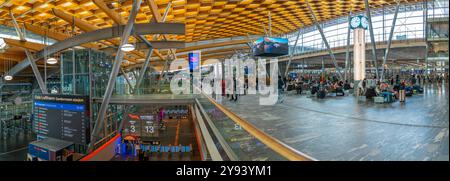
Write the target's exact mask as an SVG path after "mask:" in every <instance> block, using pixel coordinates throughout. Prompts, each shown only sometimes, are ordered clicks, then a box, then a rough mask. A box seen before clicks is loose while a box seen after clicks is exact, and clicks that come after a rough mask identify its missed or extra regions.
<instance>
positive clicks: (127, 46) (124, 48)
mask: <svg viewBox="0 0 450 181" xmlns="http://www.w3.org/2000/svg"><path fill="white" fill-rule="evenodd" d="M120 5H121V4H120V2H119V5H118V8H120ZM120 49H121V50H122V51H124V52H130V51H133V50H134V49H136V46H135V45H134V44H131V43H125V44H123V45H122V47H120Z"/></svg>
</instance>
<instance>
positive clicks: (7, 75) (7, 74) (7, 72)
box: [3, 58, 13, 81]
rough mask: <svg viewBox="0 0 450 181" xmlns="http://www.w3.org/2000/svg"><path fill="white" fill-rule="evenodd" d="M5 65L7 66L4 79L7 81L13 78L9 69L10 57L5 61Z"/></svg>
mask: <svg viewBox="0 0 450 181" xmlns="http://www.w3.org/2000/svg"><path fill="white" fill-rule="evenodd" d="M3 66H4V68H5V71H4V72H5V76H4V77H3V79H5V80H6V81H10V80H12V79H13V76H12V75H9V69H10V67H11V60H9V58H8V60H7V61H6V62H4V63H3Z"/></svg>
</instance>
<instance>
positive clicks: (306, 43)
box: [285, 1, 449, 55]
mask: <svg viewBox="0 0 450 181" xmlns="http://www.w3.org/2000/svg"><path fill="white" fill-rule="evenodd" d="M427 5H428V17H429V18H430V17H446V18H448V15H449V14H448V8H449V3H448V1H430V2H428V3H427ZM424 7H425V6H424V3H414V4H404V5H400V8H399V13H398V16H397V21H396V27H395V29H394V35H393V39H392V40H393V41H396V40H406V41H415V40H417V41H423V39H424V38H425V27H426V26H425V25H426V19H425V18H424V17H425V16H424V13H425V11H424ZM394 12H395V6H389V7H383V8H380V9H374V10H372V12H371V15H372V25H373V32H374V37H375V41H376V42H385V41H387V40H388V39H389V34H390V29H391V26H392V21H393V19H394ZM363 14H365V13H358V14H353V16H357V15H363ZM320 26H322V28H323V31H324V33H325V37H326V38H327V41H328V43H329V44H330V47H331V48H337V47H345V46H346V45H347V29H348V26H349V25H348V17H341V18H337V19H334V20H331V21H328V22H324V23H321V24H320ZM299 32H300V35H299V40H298V43H297V46H295V47H294V45H295V41H296V38H297V35H298V34H299ZM285 36H286V37H287V38H288V39H289V45H290V46H291V51H292V50H293V53H294V55H299V54H305V53H311V52H317V51H323V50H326V47H325V45H324V43H323V41H322V38H321V36H320V33H319V31H318V30H317V29H316V27H315V26H309V27H306V28H302V29H300V30H298V31H295V32H292V33H289V34H287V35H285ZM366 42H367V43H370V42H371V40H370V34H369V33H366ZM350 44H353V33H350Z"/></svg>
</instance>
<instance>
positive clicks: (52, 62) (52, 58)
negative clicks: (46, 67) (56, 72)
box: [47, 57, 58, 65]
mask: <svg viewBox="0 0 450 181" xmlns="http://www.w3.org/2000/svg"><path fill="white" fill-rule="evenodd" d="M57 63H58V59H56V58H54V57H50V58H48V59H47V64H50V65H54V64H57Z"/></svg>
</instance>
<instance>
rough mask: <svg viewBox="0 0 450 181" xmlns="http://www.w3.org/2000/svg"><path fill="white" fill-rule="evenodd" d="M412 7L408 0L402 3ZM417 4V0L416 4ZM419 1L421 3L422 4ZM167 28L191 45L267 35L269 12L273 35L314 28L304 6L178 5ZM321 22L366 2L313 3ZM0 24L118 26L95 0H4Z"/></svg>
mask: <svg viewBox="0 0 450 181" xmlns="http://www.w3.org/2000/svg"><path fill="white" fill-rule="evenodd" d="M150 1H152V0H150ZM169 1H171V0H155V2H156V4H157V6H158V10H159V11H160V13H161V14H163V13H164V11H165V9H166V6H167V4H168V3H169ZM402 1H403V2H408V1H407V0H402ZM410 1H413V2H415V1H414V0H410ZM416 1H417V0H416ZM103 2H104V3H105V4H106V5H107V6H108V8H110V9H112V10H114V11H116V12H118V13H119V14H120V16H122V17H123V18H125V19H126V18H127V17H128V14H129V11H130V9H131V4H132V0H103ZM171 2H172V6H171V8H170V11H169V13H168V16H167V19H166V21H167V22H178V23H185V24H186V35H184V36H176V37H172V36H169V37H168V38H171V39H178V40H184V41H186V42H192V41H200V40H207V39H215V38H223V37H232V36H242V35H247V34H263V32H264V30H263V28H262V26H265V28H266V29H267V24H268V12H271V15H272V31H273V34H284V33H288V32H292V31H295V30H296V29H299V28H301V27H302V26H303V25H305V26H308V25H311V24H312V20H311V14H310V13H309V11H308V9H307V7H306V4H305V2H304V0H172V1H171ZM309 2H310V4H311V6H312V9H313V11H314V13H315V14H316V16H317V18H318V20H319V21H325V20H328V19H332V18H336V17H339V16H344V15H347V13H348V12H349V11H353V12H358V11H362V10H364V1H363V0H309ZM394 2H395V0H370V1H369V3H370V5H371V7H372V8H379V7H381V6H382V5H392V4H393V3H394ZM142 3H143V4H142V6H141V8H140V11H139V14H138V16H137V18H136V22H137V23H144V22H149V21H150V20H151V18H152V13H151V8H150V7H149V6H148V5H147V1H146V0H143V1H142ZM0 7H1V8H0V20H1V21H0V22H1V23H3V24H5V23H9V21H8V19H10V17H9V15H8V13H9V11H12V12H13V13H14V14H15V15H16V16H17V17H16V18H17V20H18V22H22V23H28V24H32V25H35V26H38V27H45V28H48V27H50V29H54V30H56V31H58V32H65V33H68V31H69V30H71V24H70V23H68V22H67V21H64V20H62V19H60V18H58V17H56V16H55V15H54V14H53V11H52V8H55V9H59V10H62V11H64V12H67V13H68V14H71V15H73V16H75V17H76V18H80V19H82V20H85V21H87V22H89V23H90V24H92V25H94V26H96V27H99V28H103V27H110V26H112V25H113V24H114V23H115V22H114V21H113V20H112V19H111V18H110V17H109V16H108V15H107V14H106V13H105V12H104V11H102V10H101V9H100V8H99V7H98V6H97V5H96V4H95V3H94V2H93V1H92V0H0ZM77 31H78V32H80V31H81V30H77Z"/></svg>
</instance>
